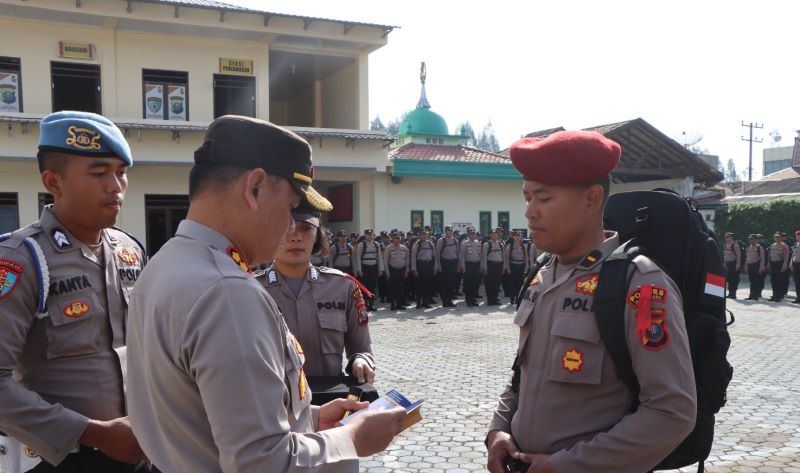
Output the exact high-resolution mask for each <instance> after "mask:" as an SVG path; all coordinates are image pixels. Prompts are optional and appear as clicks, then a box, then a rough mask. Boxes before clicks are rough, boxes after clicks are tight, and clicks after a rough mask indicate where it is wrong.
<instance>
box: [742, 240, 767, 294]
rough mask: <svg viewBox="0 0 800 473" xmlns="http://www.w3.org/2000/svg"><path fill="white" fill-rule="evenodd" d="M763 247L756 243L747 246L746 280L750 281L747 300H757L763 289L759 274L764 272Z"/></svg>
mask: <svg viewBox="0 0 800 473" xmlns="http://www.w3.org/2000/svg"><path fill="white" fill-rule="evenodd" d="M764 251H765V250H764V247H763V246H761V245H759V244H758V243H753V244H751V245H748V246H747V257H746V259H745V262H746V263H747V278H748V279H749V280H750V295H749V296H748V299H750V300H758V298H759V297H761V291H762V289H763V286H762V283H763V281H762V279H761V274H762V271H764V259H765V258H764Z"/></svg>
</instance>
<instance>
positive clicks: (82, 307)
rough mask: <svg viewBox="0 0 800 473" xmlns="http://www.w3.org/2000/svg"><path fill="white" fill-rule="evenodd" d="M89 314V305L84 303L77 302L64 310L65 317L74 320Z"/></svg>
mask: <svg viewBox="0 0 800 473" xmlns="http://www.w3.org/2000/svg"><path fill="white" fill-rule="evenodd" d="M87 312H89V303H88V302H84V301H75V302H73V303H71V304H70V305H68V306H67V307H66V308H65V309H64V315H66V316H67V317H72V318H78V317H82V316H83V314H85V313H87Z"/></svg>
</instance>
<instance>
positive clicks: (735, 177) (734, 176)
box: [725, 159, 742, 182]
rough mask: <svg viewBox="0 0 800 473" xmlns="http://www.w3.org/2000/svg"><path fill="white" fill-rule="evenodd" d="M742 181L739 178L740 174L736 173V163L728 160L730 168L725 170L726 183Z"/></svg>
mask: <svg viewBox="0 0 800 473" xmlns="http://www.w3.org/2000/svg"><path fill="white" fill-rule="evenodd" d="M741 181H742V179H740V178H739V173H738V172H736V163H734V162H733V159H729V160H728V167H727V169H725V182H741Z"/></svg>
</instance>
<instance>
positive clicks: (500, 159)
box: [389, 143, 511, 164]
mask: <svg viewBox="0 0 800 473" xmlns="http://www.w3.org/2000/svg"><path fill="white" fill-rule="evenodd" d="M389 159H391V160H395V159H411V160H419V161H450V162H458V163H495V164H511V160H510V159H508V157H506V156H503V155H501V154H498V153H491V152H489V151H483V150H481V149H477V148H470V147H469V146H464V145H423V144H417V143H408V144H406V145H403V146H401V147H399V148H395V149H393V150H391V151H389Z"/></svg>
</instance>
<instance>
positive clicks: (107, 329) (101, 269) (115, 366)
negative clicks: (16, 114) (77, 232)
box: [0, 206, 146, 465]
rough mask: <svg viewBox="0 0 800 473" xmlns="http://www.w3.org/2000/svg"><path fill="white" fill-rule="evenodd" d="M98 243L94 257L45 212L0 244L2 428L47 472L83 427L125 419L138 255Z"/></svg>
mask: <svg viewBox="0 0 800 473" xmlns="http://www.w3.org/2000/svg"><path fill="white" fill-rule="evenodd" d="M101 243H102V246H101V247H100V248H101V249H102V251H98V254H99V256H98V255H95V253H94V252H93V251H92V249H90V248H89V247H87V246H86V245H84V244H83V243H81V242H80V241H79V240H78V239H77V238H75V237H74V236H72V235H71V234H70V233H69V232H68V231H66V230H65V229H64V227H63V226H62V225H61V224H60V223H59V221H58V220H57V219H56V217H55V215H53V213H52V211H51V207H50V206H48V207H45V208H44V210H43V211H42V215H41V218H40V219H39V221H37V222H36V223H34V224H32V225H29V226H28V227H25V228H22V229H20V230H17V231H15V232H14V233H12V234H10V236H8V237H7V239H5V240H4V241H2V243H0V310H1V311H2V317H0V430H2V431H3V432H5V433H7V434H9V435H11V436H12V437H14V438H16V439H17V440H19V441H21V442H22V443H24V444H25V445H27V446H28V447H29V448H31V449H33V450H34V451H35V452H36V454H38V455H41V457H42V458H44V459H45V460H47V462H49V463H50V464H53V465H56V464H59V463H60V462H61V461H62V460H64V459H65V457H66V456H67V455H68V454H69V453H71V452H74V451H77V450H76V445H77V442H78V439H79V438H80V437H81V435H83V432H84V430H85V429H86V426H87V425H88V422H89V420H90V419H96V420H110V419H114V418H117V417H123V416H125V415H126V412H125V351H126V349H125V331H126V318H127V310H128V301H129V297H130V292H131V290H132V288H133V283H134V282H135V281H136V279H137V277H138V276H139V273H140V272H141V270H142V268H143V267H144V264H145V262H146V255H145V254H144V252H143V251H142V250H141V248H140V246H139V244H138V243H137V242H136V241H135V240H134V239H133V238H132V237H130V236H128V235H127V234H126V233H124V232H122V231H120V230H117V229H113V228H107V229H105V230H103V231H102V232H101ZM12 372H13V375H12ZM29 453H31V452H29Z"/></svg>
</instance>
